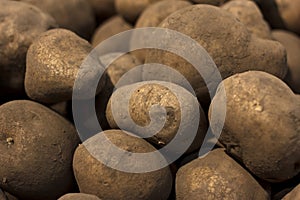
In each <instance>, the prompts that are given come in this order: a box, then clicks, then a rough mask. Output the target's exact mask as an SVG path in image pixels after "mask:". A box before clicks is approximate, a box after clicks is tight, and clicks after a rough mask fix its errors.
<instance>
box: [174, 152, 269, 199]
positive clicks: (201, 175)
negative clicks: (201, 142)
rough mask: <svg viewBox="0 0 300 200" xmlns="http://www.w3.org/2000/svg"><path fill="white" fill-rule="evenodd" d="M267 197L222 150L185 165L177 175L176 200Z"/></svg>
mask: <svg viewBox="0 0 300 200" xmlns="http://www.w3.org/2000/svg"><path fill="white" fill-rule="evenodd" d="M269 198H270V197H269V195H268V194H267V192H266V191H264V189H263V188H262V187H261V186H260V185H259V183H258V182H256V180H255V179H254V178H253V177H252V176H251V175H250V174H249V173H248V172H247V171H246V170H245V169H243V168H242V167H241V166H240V165H239V164H238V163H236V162H235V161H234V160H233V159H232V158H230V157H229V156H228V155H226V153H225V152H224V150H223V149H217V150H214V151H212V152H210V153H209V154H208V155H207V156H205V157H204V158H198V159H196V160H194V161H192V162H190V163H188V164H187V165H185V166H183V167H181V168H180V169H179V171H178V172H177V175H176V199H178V200H184V199H186V200H202V199H203V200H214V199H230V200H239V199H245V200H251V199H260V200H263V199H265V200H267V199H269Z"/></svg>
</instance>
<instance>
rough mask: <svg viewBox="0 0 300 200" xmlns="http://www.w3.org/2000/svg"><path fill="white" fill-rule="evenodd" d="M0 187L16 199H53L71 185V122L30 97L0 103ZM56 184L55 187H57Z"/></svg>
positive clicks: (73, 137)
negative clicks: (26, 99) (28, 98)
mask: <svg viewBox="0 0 300 200" xmlns="http://www.w3.org/2000/svg"><path fill="white" fill-rule="evenodd" d="M0 140H1V142H0V151H1V152H2V154H1V155H0V163H1V165H0V180H2V181H1V182H0V187H1V188H3V189H4V190H5V191H7V192H9V193H11V194H12V195H14V196H16V197H18V198H20V199H32V200H35V199H36V200H40V199H45V200H47V199H49V200H50V199H51V200H52V199H57V198H58V197H60V196H61V195H63V194H65V193H67V192H69V191H71V190H72V189H73V187H74V177H73V173H72V158H73V153H74V151H75V148H76V146H77V145H78V143H79V138H78V136H77V133H76V129H75V128H74V126H73V125H72V124H71V123H69V122H68V121H67V120H65V119H64V118H63V117H61V116H59V115H58V114H56V113H55V112H53V111H51V110H50V109H48V108H47V107H45V106H43V105H40V104H38V103H35V102H31V101H12V102H9V103H6V104H3V105H2V106H0ZM58 185H59V187H57V186H58Z"/></svg>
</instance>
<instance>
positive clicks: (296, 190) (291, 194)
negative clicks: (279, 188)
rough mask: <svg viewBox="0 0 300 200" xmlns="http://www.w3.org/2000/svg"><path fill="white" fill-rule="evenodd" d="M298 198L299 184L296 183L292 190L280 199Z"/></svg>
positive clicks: (293, 199)
mask: <svg viewBox="0 0 300 200" xmlns="http://www.w3.org/2000/svg"><path fill="white" fill-rule="evenodd" d="M296 199H300V185H298V186H297V187H296V188H295V189H293V191H291V192H290V193H288V194H287V195H286V196H285V197H283V199H282V200H296Z"/></svg>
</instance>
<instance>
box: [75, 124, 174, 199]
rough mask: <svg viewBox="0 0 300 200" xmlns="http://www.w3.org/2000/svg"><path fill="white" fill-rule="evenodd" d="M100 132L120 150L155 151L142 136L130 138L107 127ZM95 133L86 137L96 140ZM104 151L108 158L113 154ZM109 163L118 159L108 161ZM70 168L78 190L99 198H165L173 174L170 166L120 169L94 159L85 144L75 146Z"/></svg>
mask: <svg viewBox="0 0 300 200" xmlns="http://www.w3.org/2000/svg"><path fill="white" fill-rule="evenodd" d="M101 134H105V136H106V137H107V138H108V139H109V140H110V142H112V143H113V144H114V145H116V146H117V147H119V148H120V149H123V150H126V151H129V152H132V153H148V152H153V151H155V148H154V147H153V146H151V145H150V144H149V143H147V142H146V141H144V140H143V139H140V138H136V137H132V136H130V135H128V134H127V133H124V132H122V131H120V130H109V131H105V132H103V133H101ZM96 136H97V135H96ZM96 136H94V137H92V138H90V139H89V140H91V141H97V140H95V139H96V138H95V137H96ZM95 145H97V144H95ZM103 153H104V154H105V155H106V154H107V156H106V157H107V158H111V157H112V156H113V155H109V153H110V152H103ZM124 156H127V155H124ZM109 162H118V161H117V160H110V161H109ZM131 165H132V166H133V165H135V164H134V163H128V167H130V166H131ZM73 169H74V173H75V177H76V180H77V183H78V186H79V189H80V192H83V193H89V194H94V195H96V196H98V197H99V198H101V199H111V200H119V199H124V200H127V199H129V200H138V199H141V200H142V199H145V200H148V199H149V200H150V199H151V200H152V199H153V200H154V199H162V200H163V199H167V198H168V196H169V194H170V190H171V187H172V176H171V172H170V169H169V167H166V168H163V169H160V170H158V171H154V172H148V173H140V174H138V173H135V174H132V173H126V172H121V171H118V170H116V169H112V168H110V167H108V166H106V165H105V164H103V163H101V162H100V161H98V160H97V159H95V158H94V157H93V156H92V155H91V154H90V153H89V152H88V151H87V149H86V148H85V146H84V145H80V146H79V147H78V148H77V149H76V152H75V155H74V160H73ZM141 186H142V187H141Z"/></svg>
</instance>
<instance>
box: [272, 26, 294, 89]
mask: <svg viewBox="0 0 300 200" xmlns="http://www.w3.org/2000/svg"><path fill="white" fill-rule="evenodd" d="M272 36H273V37H274V39H275V40H277V41H278V42H280V43H281V44H282V45H283V46H284V47H285V48H286V51H287V62H288V66H289V72H288V74H287V76H286V78H285V81H286V82H287V84H288V85H289V86H290V87H291V88H292V89H293V90H294V92H295V93H298V94H300V56H299V55H300V38H299V37H298V36H297V35H296V34H293V33H291V32H288V31H284V30H273V31H272Z"/></svg>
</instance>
